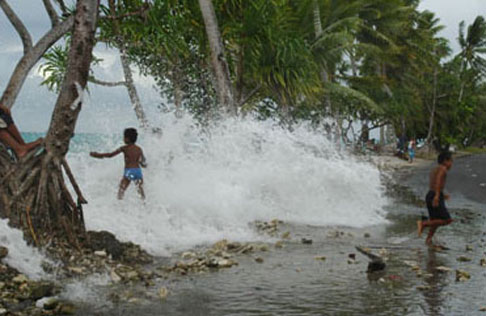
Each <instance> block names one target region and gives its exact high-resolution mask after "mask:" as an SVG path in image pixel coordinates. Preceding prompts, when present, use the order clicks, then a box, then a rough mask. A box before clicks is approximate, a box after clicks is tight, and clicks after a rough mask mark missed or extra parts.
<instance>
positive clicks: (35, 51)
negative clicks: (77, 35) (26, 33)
mask: <svg viewBox="0 0 486 316" xmlns="http://www.w3.org/2000/svg"><path fill="white" fill-rule="evenodd" d="M73 22H74V17H73V16H70V17H68V18H67V19H66V20H65V21H63V22H62V23H59V24H57V25H56V26H55V27H54V28H52V29H51V30H50V31H49V32H47V33H46V34H45V35H44V36H43V37H42V38H41V39H40V40H39V42H38V43H37V44H36V45H35V46H34V47H32V48H31V49H29V50H28V52H27V53H26V54H25V55H23V56H22V58H21V59H20V61H19V62H18V63H17V66H15V70H14V72H13V74H12V76H11V77H10V81H9V82H8V84H7V87H6V88H5V91H4V92H3V95H2V98H1V99H0V104H3V105H4V106H6V107H8V108H11V107H12V106H13V105H14V103H15V100H16V99H17V96H18V94H19V92H20V89H21V88H22V85H23V84H24V82H25V79H26V78H27V76H28V75H29V72H30V70H31V69H32V68H33V67H34V65H35V64H36V63H37V62H38V61H39V60H40V59H41V58H42V56H43V55H44V53H45V52H46V51H47V50H48V49H49V48H50V47H51V46H52V45H53V44H54V43H56V42H57V41H58V40H59V39H60V38H61V37H62V36H63V35H64V34H66V33H67V32H68V31H69V30H71V29H72V27H73Z"/></svg>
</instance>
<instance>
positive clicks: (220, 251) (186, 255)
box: [158, 239, 270, 275]
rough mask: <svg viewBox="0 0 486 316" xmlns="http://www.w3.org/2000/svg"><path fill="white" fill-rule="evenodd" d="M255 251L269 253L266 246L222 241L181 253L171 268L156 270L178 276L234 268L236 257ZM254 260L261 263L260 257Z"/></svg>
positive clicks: (164, 267) (236, 263)
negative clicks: (205, 247)
mask: <svg viewBox="0 0 486 316" xmlns="http://www.w3.org/2000/svg"><path fill="white" fill-rule="evenodd" d="M257 251H260V252H266V251H270V248H269V247H268V245H267V244H261V243H239V242H229V241H228V240H226V239H223V240H220V241H218V242H216V243H215V244H214V245H213V246H212V247H210V248H208V249H205V250H202V251H198V252H192V251H186V252H183V253H182V254H181V255H180V258H181V260H178V261H176V262H174V263H173V264H172V265H171V266H163V267H159V268H158V269H159V270H161V271H163V272H165V273H177V274H179V275H187V274H194V273H204V272H207V271H209V270H210V269H225V268H231V267H233V266H236V265H238V261H237V260H236V259H235V257H236V256H239V255H249V254H252V253H255V252H257ZM254 260H255V261H256V262H258V263H262V262H263V258H261V257H256V258H255V259H254Z"/></svg>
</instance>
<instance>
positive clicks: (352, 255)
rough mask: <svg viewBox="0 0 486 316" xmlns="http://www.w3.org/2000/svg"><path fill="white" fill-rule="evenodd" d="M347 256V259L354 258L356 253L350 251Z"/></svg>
mask: <svg viewBox="0 0 486 316" xmlns="http://www.w3.org/2000/svg"><path fill="white" fill-rule="evenodd" d="M348 258H349V259H353V260H356V254H355V253H350V254H349V255H348Z"/></svg>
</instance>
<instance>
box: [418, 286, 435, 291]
mask: <svg viewBox="0 0 486 316" xmlns="http://www.w3.org/2000/svg"><path fill="white" fill-rule="evenodd" d="M431 289H432V287H431V286H430V285H419V286H417V290H419V291H430V290H431Z"/></svg>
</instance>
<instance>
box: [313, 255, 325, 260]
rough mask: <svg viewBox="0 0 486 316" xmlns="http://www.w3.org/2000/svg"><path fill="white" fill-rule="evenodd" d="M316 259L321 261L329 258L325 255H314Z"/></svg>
mask: <svg viewBox="0 0 486 316" xmlns="http://www.w3.org/2000/svg"><path fill="white" fill-rule="evenodd" d="M314 259H316V260H319V261H326V259H327V258H326V257H324V256H316V257H314Z"/></svg>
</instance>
